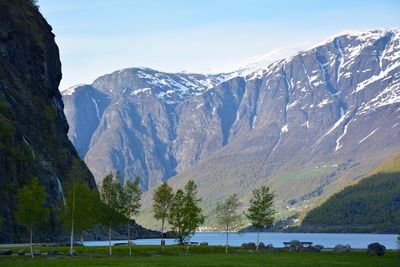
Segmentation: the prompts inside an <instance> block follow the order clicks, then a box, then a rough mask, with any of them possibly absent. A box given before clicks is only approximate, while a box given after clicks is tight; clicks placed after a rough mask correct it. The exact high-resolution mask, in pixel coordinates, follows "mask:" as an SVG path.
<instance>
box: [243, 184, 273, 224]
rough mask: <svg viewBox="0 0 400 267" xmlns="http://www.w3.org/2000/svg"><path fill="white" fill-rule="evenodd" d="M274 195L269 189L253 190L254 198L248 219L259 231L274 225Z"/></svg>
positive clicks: (247, 215) (247, 214) (262, 187)
mask: <svg viewBox="0 0 400 267" xmlns="http://www.w3.org/2000/svg"><path fill="white" fill-rule="evenodd" d="M274 196H275V195H274V194H273V193H271V192H270V191H269V187H266V186H261V187H260V188H256V189H254V190H253V197H252V198H251V200H250V207H249V209H248V211H247V213H246V217H247V218H248V219H249V220H250V222H251V224H252V225H253V226H254V227H256V228H257V229H262V228H265V227H267V226H269V225H272V224H273V223H274V216H275V213H276V211H275V210H274V209H273V204H274V202H273V201H274Z"/></svg>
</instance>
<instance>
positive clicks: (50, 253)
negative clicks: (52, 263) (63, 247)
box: [47, 249, 59, 256]
mask: <svg viewBox="0 0 400 267" xmlns="http://www.w3.org/2000/svg"><path fill="white" fill-rule="evenodd" d="M47 255H49V256H57V255H59V252H58V250H56V249H49V250H48V251H47Z"/></svg>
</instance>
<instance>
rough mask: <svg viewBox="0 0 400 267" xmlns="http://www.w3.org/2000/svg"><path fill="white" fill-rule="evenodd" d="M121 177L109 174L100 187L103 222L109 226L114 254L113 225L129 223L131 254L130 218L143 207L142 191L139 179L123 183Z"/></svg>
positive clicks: (110, 251)
mask: <svg viewBox="0 0 400 267" xmlns="http://www.w3.org/2000/svg"><path fill="white" fill-rule="evenodd" d="M120 180H121V179H120V177H119V176H118V175H116V176H114V175H113V174H109V175H107V176H106V177H104V179H103V183H102V186H101V188H100V198H101V201H102V202H103V203H104V205H105V210H104V211H103V214H102V219H101V222H102V224H103V225H105V226H107V227H108V241H109V254H110V256H111V255H112V247H111V232H112V226H113V225H119V224H122V223H127V225H128V246H129V254H130V255H131V254H132V248H131V241H130V224H129V223H130V219H131V217H132V216H133V215H137V214H138V213H139V208H140V207H141V204H140V198H141V195H142V191H141V190H140V187H139V180H138V179H136V180H135V182H132V181H130V180H127V181H126V183H125V185H122V184H121V181H120Z"/></svg>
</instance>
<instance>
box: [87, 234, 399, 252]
mask: <svg viewBox="0 0 400 267" xmlns="http://www.w3.org/2000/svg"><path fill="white" fill-rule="evenodd" d="M294 239H297V240H300V241H302V242H313V244H314V245H317V244H321V245H323V246H324V247H325V248H333V247H334V246H336V245H337V244H344V245H346V244H349V245H351V247H352V248H364V249H365V248H367V246H368V244H370V243H373V242H379V243H381V244H383V245H384V246H385V247H386V248H387V249H395V248H397V244H396V240H397V235H393V234H342V233H340V234H332V233H260V242H263V243H264V244H265V245H267V244H272V245H274V247H283V242H287V241H291V240H294ZM160 240H161V239H158V238H153V239H136V240H134V241H133V242H134V243H135V244H137V245H159V244H160ZM256 240H257V234H256V233H229V244H230V245H231V246H240V245H241V244H242V243H248V242H254V243H255V242H256ZM190 241H193V242H208V244H209V245H217V246H218V245H225V233H221V232H198V233H195V234H194V236H193V237H192V238H191V239H190ZM121 242H127V240H113V241H112V243H113V244H114V243H121ZM166 244H167V245H174V244H176V240H175V239H166ZM84 245H85V246H107V245H108V241H87V242H84Z"/></svg>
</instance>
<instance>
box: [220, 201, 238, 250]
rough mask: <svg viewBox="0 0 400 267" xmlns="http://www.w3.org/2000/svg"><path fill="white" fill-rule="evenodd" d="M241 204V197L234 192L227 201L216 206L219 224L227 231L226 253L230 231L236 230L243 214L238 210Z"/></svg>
mask: <svg viewBox="0 0 400 267" xmlns="http://www.w3.org/2000/svg"><path fill="white" fill-rule="evenodd" d="M240 205H241V203H240V202H239V197H238V196H237V195H236V194H233V195H231V196H229V197H228V198H227V199H226V200H225V202H223V203H217V207H216V208H215V214H216V217H217V224H218V226H219V227H221V228H222V229H223V230H224V231H225V233H226V243H225V253H228V240H229V237H228V235H229V231H232V230H234V229H235V228H236V227H237V224H239V223H240V221H241V218H242V215H241V214H240V213H239V212H238V209H239V207H240Z"/></svg>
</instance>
